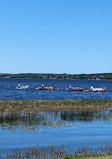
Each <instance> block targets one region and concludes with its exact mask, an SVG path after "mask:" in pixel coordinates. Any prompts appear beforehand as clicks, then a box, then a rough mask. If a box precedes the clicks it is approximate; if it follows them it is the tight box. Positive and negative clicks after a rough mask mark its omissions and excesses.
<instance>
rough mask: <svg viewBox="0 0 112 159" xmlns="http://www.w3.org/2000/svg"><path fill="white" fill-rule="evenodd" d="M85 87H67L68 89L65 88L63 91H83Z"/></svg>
mask: <svg viewBox="0 0 112 159" xmlns="http://www.w3.org/2000/svg"><path fill="white" fill-rule="evenodd" d="M84 90H85V87H84V86H83V87H71V86H69V88H66V89H65V91H84Z"/></svg>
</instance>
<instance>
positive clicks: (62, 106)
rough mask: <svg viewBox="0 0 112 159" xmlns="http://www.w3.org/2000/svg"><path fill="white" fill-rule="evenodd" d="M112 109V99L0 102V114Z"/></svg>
mask: <svg viewBox="0 0 112 159" xmlns="http://www.w3.org/2000/svg"><path fill="white" fill-rule="evenodd" d="M111 107H112V99H106V100H101V99H74V100H0V112H12V113H13V112H16V113H37V112H61V111H78V112H98V111H104V110H106V109H107V108H111Z"/></svg>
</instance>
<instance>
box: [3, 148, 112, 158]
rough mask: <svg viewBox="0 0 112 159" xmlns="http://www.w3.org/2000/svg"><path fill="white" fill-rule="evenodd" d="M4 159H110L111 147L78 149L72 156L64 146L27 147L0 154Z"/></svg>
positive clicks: (111, 154)
mask: <svg viewBox="0 0 112 159" xmlns="http://www.w3.org/2000/svg"><path fill="white" fill-rule="evenodd" d="M0 155H1V157H2V158H4V159H20V158H21V159H37V158H38V159H51V158H56V159H57V158H58V159H59V158H61V159H75V158H82V159H83V158H92V157H100V156H102V157H103V156H111V157H112V146H111V145H105V146H99V147H96V148H94V147H85V146H83V147H79V148H77V149H75V150H74V152H73V153H72V154H70V153H67V152H66V150H65V148H64V146H59V147H58V146H53V145H51V146H46V147H39V146H35V147H28V148H22V149H12V150H9V151H7V152H1V153H0Z"/></svg>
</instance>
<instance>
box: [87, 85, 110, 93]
mask: <svg viewBox="0 0 112 159" xmlns="http://www.w3.org/2000/svg"><path fill="white" fill-rule="evenodd" d="M87 91H88V92H106V91H107V90H106V89H105V87H103V88H93V86H91V88H90V89H89V90H87Z"/></svg>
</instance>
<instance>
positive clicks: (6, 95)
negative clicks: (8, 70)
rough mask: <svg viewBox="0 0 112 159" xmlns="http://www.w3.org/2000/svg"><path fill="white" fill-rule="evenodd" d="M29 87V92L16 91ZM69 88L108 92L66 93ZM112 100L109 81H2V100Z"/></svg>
mask: <svg viewBox="0 0 112 159" xmlns="http://www.w3.org/2000/svg"><path fill="white" fill-rule="evenodd" d="M18 83H20V84H21V85H29V86H30V87H29V89H28V90H16V89H15V88H16V86H17V85H18ZM42 84H44V86H54V85H55V87H56V88H58V89H57V90H54V91H46V90H44V91H42V90H36V89H35V88H36V87H40V86H41V85H42ZM69 86H73V87H77V86H79V87H82V86H85V88H86V89H89V88H90V87H91V86H93V87H103V86H104V87H105V88H106V89H107V92H96V93H95V92H94V93H92V92H76V91H73V92H72V91H71V92H69V91H65V88H68V87H69ZM87 98H94V99H112V81H108V80H102V81H101V80H57V79H52V80H50V79H48V80H47V79H5V78H4V79H2V78H1V79H0V99H87Z"/></svg>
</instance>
